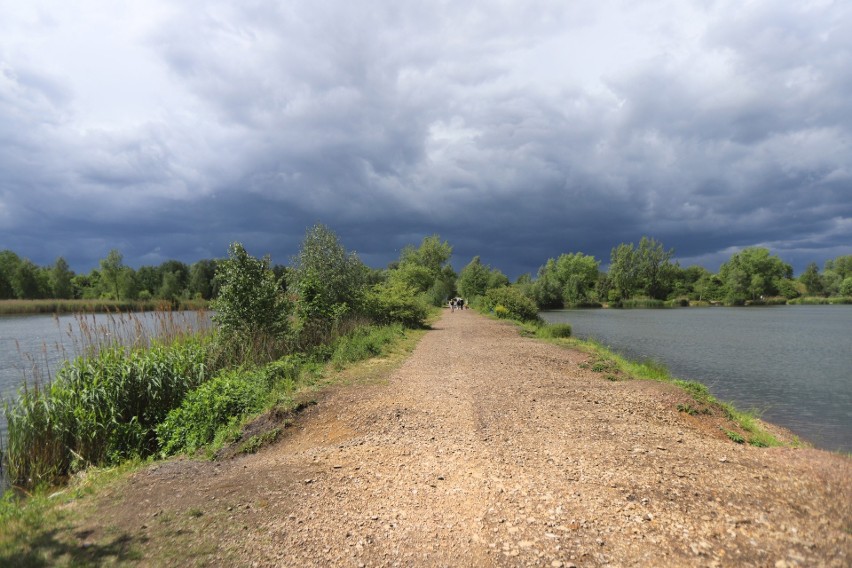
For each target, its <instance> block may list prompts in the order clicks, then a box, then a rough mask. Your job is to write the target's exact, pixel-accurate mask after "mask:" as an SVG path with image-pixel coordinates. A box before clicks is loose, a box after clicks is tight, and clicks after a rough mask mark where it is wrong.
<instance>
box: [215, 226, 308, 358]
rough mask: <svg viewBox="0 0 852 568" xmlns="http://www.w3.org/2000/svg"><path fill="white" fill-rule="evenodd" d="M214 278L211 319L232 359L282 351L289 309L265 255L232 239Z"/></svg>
mask: <svg viewBox="0 0 852 568" xmlns="http://www.w3.org/2000/svg"><path fill="white" fill-rule="evenodd" d="M216 280H217V283H218V286H219V296H218V297H217V298H216V300H214V301H213V304H212V308H213V309H214V310H215V314H214V315H213V321H215V322H216V323H217V324H218V326H219V340H220V346H221V348H222V349H223V350H224V351H225V352H227V353H228V354H229V356H231V358H232V360H235V361H237V362H242V361H246V360H254V359H255V358H261V359H263V360H272V359H275V358H277V357H279V356H280V355H281V354H283V353H284V352H286V350H287V345H286V340H287V335H288V332H289V320H288V317H289V315H290V313H291V311H292V309H291V304H290V302H289V301H288V299H287V297H286V295H285V294H284V292H283V291H282V290H281V286H280V283H279V281H278V279H277V278H276V277H275V274H274V273H273V272H272V270H270V268H269V258H268V257H264V258H262V259H257V258H255V257H253V256H251V255H250V254H248V252H246V250H245V248H244V247H243V245H241V244H240V243H233V244H231V246H230V248H229V250H228V259H226V260H223V261H221V262H220V263H219V264H218V267H217V272H216Z"/></svg>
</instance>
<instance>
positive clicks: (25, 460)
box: [2, 311, 213, 487]
mask: <svg viewBox="0 0 852 568" xmlns="http://www.w3.org/2000/svg"><path fill="white" fill-rule="evenodd" d="M75 320H76V324H77V325H76V329H74V327H73V326H69V329H68V334H69V337H70V340H71V343H72V346H71V347H70V350H71V351H72V352H73V353H74V354H75V356H73V358H69V359H68V360H66V362H65V363H64V364H63V366H62V367H61V368H60V369H59V370H58V371H57V372H56V374H55V376H54V377H53V378H52V380H51V378H50V375H49V371H47V370H42V369H41V368H40V367H39V365H38V361H36V360H35V359H33V360H31V362H32V363H33V365H32V368H31V370H30V375H31V377H30V378H31V380H30V381H25V382H24V384H23V386H22V387H21V389H20V390H19V392H18V396H17V399H16V400H13V401H8V400H7V401H4V403H3V408H4V412H5V416H6V421H7V428H8V437H7V441H6V447H5V448H2V463H3V466H4V468H5V470H6V473H7V475H8V478H9V480H10V481H11V482H12V483H13V484H16V485H20V486H25V487H34V486H37V485H39V484H52V483H55V482H57V481H58V480H60V479H61V478H63V477H65V476H66V475H68V474H69V473H72V472H73V471H75V470H77V469H80V468H82V467H85V466H88V465H93V464H94V465H100V464H111V463H117V462H119V461H121V460H122V459H125V458H127V457H132V456H142V457H144V456H147V455H151V454H152V453H154V452H155V451H156V449H157V444H156V436H155V434H154V427H155V426H156V425H157V424H158V423H160V422H161V421H162V420H163V419H164V418H165V416H166V414H167V413H168V411H169V410H171V409H172V408H174V407H176V406H178V405H179V404H180V403H181V401H182V400H183V397H184V396H185V394H186V393H187V392H188V391H190V390H191V389H193V388H195V387H197V386H198V385H199V384H201V383H202V382H204V381H205V380H206V379H207V378H209V376H210V374H211V373H212V371H213V369H212V368H211V367H210V365H209V363H208V354H209V348H210V345H211V344H212V335H211V333H210V331H211V330H210V327H209V325H208V324H209V319H208V318H207V316H206V314H204V313H197V314H195V316H192V317H188V316H187V315H186V314H177V313H174V312H171V311H164V312H158V313H156V314H155V315H154V316H153V320H152V319H150V318H145V319H143V318H141V317H140V316H138V315H136V314H118V313H116V314H109V315H108V316H107V317H104V316H102V315H100V316H97V317H95V316H94V315H91V314H90V315H78V316H76V318H75ZM63 348H64V347H63ZM45 377H47V380H45Z"/></svg>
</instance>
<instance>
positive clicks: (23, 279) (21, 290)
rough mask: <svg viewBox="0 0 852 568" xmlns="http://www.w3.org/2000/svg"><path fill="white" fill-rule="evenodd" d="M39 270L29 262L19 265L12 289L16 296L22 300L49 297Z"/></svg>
mask: <svg viewBox="0 0 852 568" xmlns="http://www.w3.org/2000/svg"><path fill="white" fill-rule="evenodd" d="M38 273H39V268H38V266H36V265H35V264H33V263H32V262H31V261H29V260H26V259H24V260H22V261H21V262H20V263H18V267H17V268H16V269H15V273H14V274H13V275H12V289H14V291H15V296H16V297H17V298H18V299H21V300H34V299H37V298H44V297H46V296H48V295H49V293H48V291H47V290H46V289H45V287H44V286H42V285H41V282H40V279H39V274H38Z"/></svg>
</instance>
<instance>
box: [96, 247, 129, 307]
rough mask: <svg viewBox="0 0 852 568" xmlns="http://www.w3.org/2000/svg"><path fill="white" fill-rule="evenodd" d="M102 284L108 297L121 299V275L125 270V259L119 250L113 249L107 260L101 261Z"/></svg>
mask: <svg viewBox="0 0 852 568" xmlns="http://www.w3.org/2000/svg"><path fill="white" fill-rule="evenodd" d="M100 266H101V283H102V284H103V285H104V286H105V290H104V291H105V292H106V294H107V296H109V297H111V298H113V299H115V300H120V299H121V273H122V271H123V269H124V257H123V256H122V255H121V252H119V251H118V249H112V250H111V251H109V253H107V256H106V258H103V259H101V261H100Z"/></svg>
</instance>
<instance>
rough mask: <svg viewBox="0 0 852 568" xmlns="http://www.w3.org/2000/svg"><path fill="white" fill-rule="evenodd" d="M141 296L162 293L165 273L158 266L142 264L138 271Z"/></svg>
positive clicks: (146, 296)
mask: <svg viewBox="0 0 852 568" xmlns="http://www.w3.org/2000/svg"><path fill="white" fill-rule="evenodd" d="M136 282H137V284H138V286H139V294H140V298H155V297H156V296H157V295H158V294H159V293H160V287H161V286H162V284H163V275H162V274H161V273H160V270H159V269H158V268H157V267H156V266H148V265H145V266H140V267H139V270H137V271H136Z"/></svg>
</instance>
